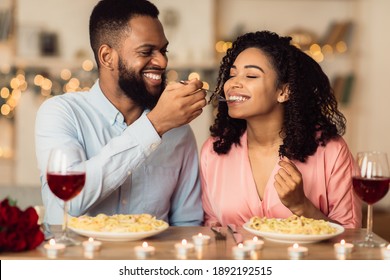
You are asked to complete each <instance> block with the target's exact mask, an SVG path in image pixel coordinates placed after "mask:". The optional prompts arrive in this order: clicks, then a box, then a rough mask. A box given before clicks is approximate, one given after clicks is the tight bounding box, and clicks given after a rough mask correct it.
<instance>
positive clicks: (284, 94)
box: [278, 84, 290, 103]
mask: <svg viewBox="0 0 390 280" xmlns="http://www.w3.org/2000/svg"><path fill="white" fill-rule="evenodd" d="M289 98H290V88H289V86H288V84H285V85H283V86H282V89H281V91H280V92H279V96H278V102H279V103H283V102H286V101H287V100H288V99H289Z"/></svg>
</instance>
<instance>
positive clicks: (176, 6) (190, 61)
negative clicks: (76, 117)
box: [0, 0, 390, 225]
mask: <svg viewBox="0 0 390 280" xmlns="http://www.w3.org/2000/svg"><path fill="white" fill-rule="evenodd" d="M97 2H98V1H97V0H83V1H79V0H50V1H47V0H34V1H31V0H0V198H1V199H2V198H3V197H4V196H6V195H11V196H16V197H18V198H19V200H20V203H21V204H22V205H23V204H29V205H31V204H36V203H39V201H40V192H39V187H40V181H39V173H38V169H37V164H36V159H35V150H34V122H35V114H36V111H37V109H38V107H39V105H40V104H41V103H42V102H43V101H44V100H45V99H47V98H50V97H51V96H54V95H58V94H64V93H66V92H67V91H75V90H79V89H85V88H89V87H90V86H91V85H92V84H93V82H94V80H95V79H96V77H97V73H96V68H95V62H94V60H93V56H92V51H91V50H90V47H89V35H88V21H89V15H90V13H91V10H92V8H93V6H94V5H95V4H96V3H97ZM152 2H153V3H155V4H156V5H157V7H158V8H159V9H160V13H161V14H160V19H161V21H162V23H163V25H164V27H165V32H166V35H167V37H168V39H169V41H170V45H169V53H168V56H169V73H168V77H169V79H171V80H180V79H187V78H188V77H194V76H197V77H199V78H200V79H202V80H203V81H204V82H205V83H207V85H208V86H209V87H210V88H213V87H214V85H215V82H216V75H217V70H218V65H219V62H220V60H221V58H222V57H223V55H224V53H225V52H226V49H227V48H229V44H230V43H231V41H232V40H234V39H235V38H236V36H237V35H240V34H242V33H244V32H248V31H256V30H263V29H268V30H271V31H275V32H277V33H279V34H280V35H289V36H292V37H293V41H294V42H295V43H296V44H297V45H298V46H299V47H301V48H302V49H303V50H304V51H306V52H307V53H308V54H310V55H311V56H312V57H313V58H314V59H316V60H317V61H318V62H319V63H320V65H321V66H322V67H323V69H324V71H325V72H326V73H327V74H328V76H329V78H330V80H331V81H332V84H333V86H334V89H335V93H336V96H337V98H338V100H339V104H340V108H341V111H342V112H343V113H344V114H345V116H346V117H347V120H348V123H347V133H346V135H345V139H346V141H347V142H348V144H349V146H350V149H351V151H352V152H353V153H354V154H356V152H357V151H360V150H371V149H372V150H382V151H386V152H387V153H388V154H389V155H390V110H389V105H390V84H389V78H388V76H389V72H387V70H386V67H389V65H390V53H389V52H390V51H389V50H390V33H389V31H388V30H387V29H388V27H389V26H390V18H389V16H388V12H389V11H390V1H388V0H197V1H192V0H152ZM212 118H213V107H212V106H211V105H209V106H208V107H207V109H206V110H205V111H204V113H203V114H202V116H201V117H199V118H198V119H196V120H194V121H193V122H192V123H191V126H192V127H193V129H194V132H195V135H196V137H197V141H198V146H199V148H200V147H201V145H202V143H203V141H204V140H205V139H206V138H207V136H208V134H209V131H208V128H209V126H210V124H211V122H212ZM376 207H377V208H383V209H387V210H389V211H390V195H389V194H388V195H387V196H386V197H385V199H383V200H382V201H380V202H379V203H378V205H377V206H376ZM388 222H390V221H388ZM374 225H375V223H374Z"/></svg>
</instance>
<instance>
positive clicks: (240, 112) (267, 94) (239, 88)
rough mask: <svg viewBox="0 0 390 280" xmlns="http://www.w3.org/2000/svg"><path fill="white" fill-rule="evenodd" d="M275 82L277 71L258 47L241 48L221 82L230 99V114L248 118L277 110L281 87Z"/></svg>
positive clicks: (265, 114)
mask: <svg viewBox="0 0 390 280" xmlns="http://www.w3.org/2000/svg"><path fill="white" fill-rule="evenodd" d="M276 84H277V74H276V72H275V70H274V69H273V66H272V65H271V63H270V61H269V59H268V57H267V56H266V55H265V54H264V53H263V52H262V51H261V50H260V49H257V48H248V49H245V50H244V51H242V52H241V53H240V54H239V55H238V56H237V58H236V60H235V61H234V63H233V65H232V67H231V69H230V77H229V79H228V80H227V81H226V83H225V84H224V91H225V96H226V98H227V99H228V100H229V102H228V106H229V116H230V117H232V118H239V119H248V118H253V117H257V116H259V117H260V116H267V115H269V114H272V113H273V112H275V111H280V108H281V106H280V103H279V102H278V97H279V95H280V94H281V92H282V90H281V89H278V88H276Z"/></svg>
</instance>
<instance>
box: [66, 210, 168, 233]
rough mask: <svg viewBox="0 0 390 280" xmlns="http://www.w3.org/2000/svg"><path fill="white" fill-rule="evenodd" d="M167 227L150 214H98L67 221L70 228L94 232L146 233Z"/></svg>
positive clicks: (163, 222)
mask: <svg viewBox="0 0 390 280" xmlns="http://www.w3.org/2000/svg"><path fill="white" fill-rule="evenodd" d="M167 226H168V224H167V223H166V222H165V221H162V220H157V219H156V217H154V216H152V215H150V214H131V215H125V214H116V215H112V216H108V215H105V214H99V215H97V216H96V217H90V216H80V217H72V218H70V220H69V227H70V228H73V229H79V230H87V231H96V232H115V233H120V232H148V231H155V230H159V229H162V228H166V227H167Z"/></svg>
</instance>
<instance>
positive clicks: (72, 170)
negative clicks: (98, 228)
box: [46, 146, 85, 246]
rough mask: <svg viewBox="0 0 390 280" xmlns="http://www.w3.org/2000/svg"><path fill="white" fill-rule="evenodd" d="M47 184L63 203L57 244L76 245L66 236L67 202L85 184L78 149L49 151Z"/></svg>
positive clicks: (81, 154)
mask: <svg viewBox="0 0 390 280" xmlns="http://www.w3.org/2000/svg"><path fill="white" fill-rule="evenodd" d="M46 178H47V184H48V185H49V188H50V190H51V191H52V192H53V194H54V195H55V196H57V197H58V198H60V199H62V200H63V201H64V220H63V225H62V236H61V237H59V238H57V239H56V242H57V243H61V244H64V245H66V246H71V245H76V244H78V242H77V241H75V240H74V239H72V238H71V237H69V236H68V201H69V200H71V199H72V198H74V197H75V196H77V195H78V194H79V193H80V192H81V190H82V189H83V187H84V184H85V156H84V152H83V151H82V150H81V149H80V148H78V147H72V146H61V147H57V148H54V149H52V150H51V152H50V156H49V161H48V165H47V172H46Z"/></svg>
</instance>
